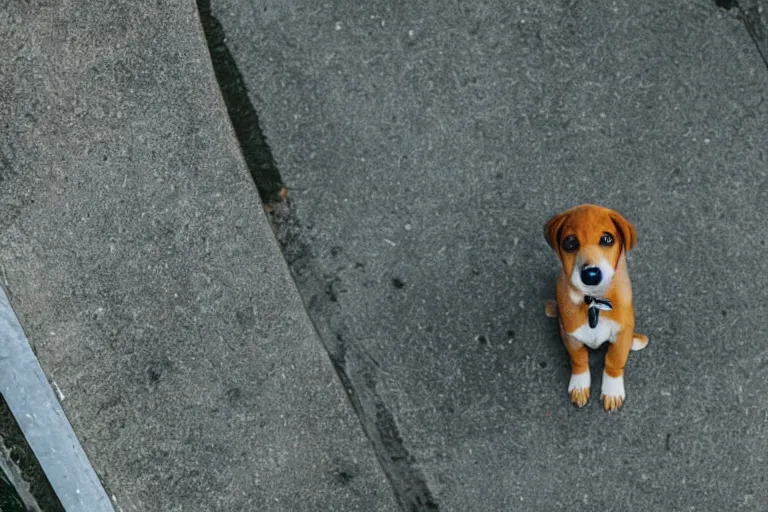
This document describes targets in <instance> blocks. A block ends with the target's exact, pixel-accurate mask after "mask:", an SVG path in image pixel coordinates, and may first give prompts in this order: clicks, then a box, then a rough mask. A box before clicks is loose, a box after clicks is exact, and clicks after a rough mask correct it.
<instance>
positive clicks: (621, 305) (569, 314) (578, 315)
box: [544, 204, 648, 411]
mask: <svg viewBox="0 0 768 512" xmlns="http://www.w3.org/2000/svg"><path fill="white" fill-rule="evenodd" d="M603 233H610V234H611V235H612V236H613V237H614V239H615V243H614V244H613V245H612V246H610V247H604V246H601V245H600V244H599V242H600V237H601V236H602V235H603ZM569 235H573V236H576V238H577V239H578V240H579V244H580V245H579V249H578V250H577V251H575V252H567V251H565V250H564V249H562V247H561V245H560V244H561V242H562V240H563V239H564V238H565V237H567V236H569ZM544 236H545V238H546V239H547V242H548V243H549V245H550V246H551V247H552V248H553V249H554V250H555V252H556V253H557V255H558V257H559V258H560V261H561V263H562V272H561V273H560V276H559V278H558V280H557V302H556V304H552V301H548V302H547V303H546V304H545V313H546V314H547V316H549V317H555V316H557V317H559V319H560V335H561V337H562V339H563V344H564V345H565V348H566V350H567V351H568V355H569V357H570V359H571V373H573V374H578V373H582V372H585V371H588V370H589V361H588V349H587V347H586V346H585V345H584V344H583V343H581V342H580V341H578V340H576V339H575V338H572V337H571V336H569V335H568V334H567V333H569V332H574V331H576V330H577V329H578V328H579V327H580V326H582V325H583V324H584V323H585V322H586V319H587V309H588V308H587V305H586V304H585V303H584V301H583V298H584V294H583V292H581V291H580V290H578V289H577V288H575V287H574V286H573V284H572V283H571V274H572V272H574V271H576V272H578V271H579V269H575V268H574V266H575V261H576V257H577V255H580V256H581V258H582V261H584V262H585V263H587V264H597V262H598V261H600V259H602V258H605V259H606V260H607V261H608V262H610V263H611V265H612V266H613V267H614V268H615V272H614V275H613V278H612V280H611V285H610V288H609V289H608V290H607V293H605V294H604V295H603V296H604V298H606V299H608V300H610V301H611V304H612V306H613V309H612V310H611V311H601V312H600V318H607V319H611V320H613V321H615V322H617V323H618V324H619V326H620V329H619V332H618V334H617V336H616V340H615V342H613V343H611V344H610V346H609V348H608V351H607V353H606V356H605V372H606V373H607V374H608V375H610V376H611V377H620V376H622V375H623V374H624V366H625V365H626V362H627V358H628V356H629V351H630V349H634V350H640V349H642V348H644V347H645V345H647V344H648V338H647V337H646V336H643V335H642V334H636V333H635V332H634V328H635V312H634V308H633V305H632V284H631V282H630V280H629V273H628V271H627V260H626V251H628V250H630V249H632V247H634V246H635V243H636V240H637V235H636V233H635V228H634V227H633V226H632V224H630V223H629V222H628V221H627V220H626V219H625V218H624V217H622V216H621V215H620V214H619V213H617V212H615V211H613V210H609V209H607V208H603V207H601V206H595V205H589V204H586V205H581V206H577V207H575V208H571V209H570V210H567V211H565V212H563V213H560V214H558V215H556V216H554V217H553V218H552V219H550V220H549V221H548V222H547V224H546V225H545V227H544ZM572 297H577V298H580V300H577V301H576V302H575V303H574V300H573V298H572ZM570 398H571V402H573V403H574V404H575V405H576V406H578V407H581V406H583V405H584V404H586V402H587V399H588V398H589V389H587V390H573V391H572V392H571V394H570ZM602 399H603V407H604V408H605V410H606V411H614V410H616V409H618V408H619V407H621V405H622V403H623V400H622V399H621V398H620V397H606V396H603V397H602Z"/></svg>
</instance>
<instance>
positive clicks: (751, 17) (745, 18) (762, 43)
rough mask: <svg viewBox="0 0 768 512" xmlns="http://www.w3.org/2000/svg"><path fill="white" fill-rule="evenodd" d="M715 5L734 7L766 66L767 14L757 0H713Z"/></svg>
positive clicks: (767, 59)
mask: <svg viewBox="0 0 768 512" xmlns="http://www.w3.org/2000/svg"><path fill="white" fill-rule="evenodd" d="M715 5H717V6H718V7H720V8H722V9H725V10H732V9H736V10H737V12H738V16H739V19H741V22H742V23H743V24H744V27H745V28H746V29H747V33H749V37H751V38H752V42H753V43H755V46H756V47H757V52H758V53H759V54H760V58H762V59H763V63H764V64H765V66H766V68H768V27H766V25H767V24H768V16H767V15H766V12H765V10H764V8H763V7H762V6H760V4H759V1H758V0H741V1H738V0H715Z"/></svg>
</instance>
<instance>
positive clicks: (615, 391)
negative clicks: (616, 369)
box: [600, 372, 626, 412]
mask: <svg viewBox="0 0 768 512" xmlns="http://www.w3.org/2000/svg"><path fill="white" fill-rule="evenodd" d="M600 398H601V399H602V400H603V409H605V410H606V411H608V412H613V411H615V410H617V409H618V408H619V407H621V406H622V405H624V398H626V394H625V393H624V376H623V375H619V376H618V377H611V376H610V375H608V374H607V373H605V372H603V392H602V394H601V395H600Z"/></svg>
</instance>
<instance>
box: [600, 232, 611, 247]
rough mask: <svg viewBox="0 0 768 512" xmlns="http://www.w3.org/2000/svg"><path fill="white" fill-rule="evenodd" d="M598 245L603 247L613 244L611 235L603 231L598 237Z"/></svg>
mask: <svg viewBox="0 0 768 512" xmlns="http://www.w3.org/2000/svg"><path fill="white" fill-rule="evenodd" d="M600 245H602V246H604V247H610V246H612V245H613V235H612V234H610V233H603V236H601V237H600Z"/></svg>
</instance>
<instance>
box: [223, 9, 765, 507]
mask: <svg viewBox="0 0 768 512" xmlns="http://www.w3.org/2000/svg"><path fill="white" fill-rule="evenodd" d="M213 5H214V9H215V12H216V14H217V16H218V17H219V19H220V20H221V22H222V23H223V25H224V28H225V32H226V33H227V36H228V41H229V46H230V49H231V50H232V51H233V52H234V54H235V55H236V57H237V58H238V62H239V65H240V68H241V71H242V72H243V73H244V75H245V77H246V80H247V82H248V84H249V87H250V89H251V91H252V98H253V101H254V103H255V105H256V107H257V110H258V111H259V113H260V116H261V120H262V127H263V128H264V131H265V133H266V135H267V137H268V139H269V141H270V143H271V145H272V148H273V151H274V156H275V158H276V161H277V164H278V166H279V168H280V170H281V172H282V175H283V179H284V180H285V182H286V183H287V185H288V186H289V187H290V189H291V197H292V205H291V212H290V213H289V214H288V219H289V220H288V221H285V220H281V222H283V228H282V229H283V230H284V234H285V233H286V232H287V235H286V238H285V243H286V254H287V255H288V256H289V257H290V262H291V264H292V266H293V270H294V271H295V272H296V274H297V276H298V279H299V283H300V288H301V289H302V292H303V293H304V294H305V296H306V299H307V301H308V304H309V307H310V312H311V314H312V315H313V316H314V319H315V321H316V323H317V324H318V326H319V328H320V330H321V333H322V335H323V338H324V341H325V342H326V344H327V345H328V347H329V349H330V351H331V353H332V354H333V357H334V358H335V359H336V360H337V361H338V362H343V363H344V366H345V368H346V372H347V377H348V379H349V380H350V382H351V383H352V385H353V386H354V387H355V391H356V396H357V397H358V398H359V399H360V400H361V403H362V406H361V408H362V410H363V411H364V417H363V421H364V422H366V423H367V424H368V425H369V428H371V427H372V428H373V429H378V431H379V433H380V434H381V437H382V438H383V437H386V436H385V434H387V433H392V432H393V431H396V432H397V434H398V435H399V437H400V441H398V439H397V438H390V441H391V439H394V442H389V443H388V442H381V443H379V444H378V445H377V446H378V448H379V450H380V451H382V452H383V453H395V454H399V455H400V456H401V457H404V458H405V460H406V461H407V467H402V466H398V465H396V464H391V465H389V467H388V470H389V471H395V472H397V471H405V472H406V473H408V474H409V475H410V477H412V478H414V479H415V480H416V481H417V483H418V484H419V485H420V490H421V496H422V497H429V496H430V495H431V496H432V498H433V499H434V502H435V503H436V507H432V508H433V509H434V508H439V510H445V511H457V512H467V511H491V510H515V509H519V510H527V511H539V510H541V511H552V510H589V511H591V510H621V511H628V510H638V511H641V510H643V511H644V510H712V511H719V510H766V509H767V508H768V491H767V490H766V489H768V485H766V478H767V477H766V472H765V468H766V462H767V459H768V351H767V350H766V345H765V330H766V327H767V324H766V318H767V317H768V316H767V315H768V306H766V303H765V300H764V296H765V289H766V286H767V285H768V280H767V278H766V270H768V269H767V268H766V259H765V250H766V249H765V245H766V239H768V228H767V227H766V223H765V219H766V218H767V216H768V201H766V199H767V198H768V197H767V196H768V162H767V161H766V157H767V156H768V154H767V153H766V151H767V150H766V144H765V143H766V140H768V101H766V94H767V93H766V91H767V90H768V87H767V84H768V72H767V71H766V66H765V64H764V62H763V61H762V60H761V58H760V55H759V53H758V51H757V49H756V47H755V45H754V44H753V41H752V40H751V38H750V35H749V34H748V32H747V30H746V29H745V26H744V24H743V23H742V21H741V20H740V18H739V16H738V13H737V12H736V11H735V10H730V11H726V10H724V9H721V8H718V7H717V6H716V5H715V4H714V2H708V1H703V0H701V1H690V2H649V1H637V2H630V1H627V0H619V1H595V2H573V1H565V0H563V1H554V2H538V1H533V0H525V1H521V2H501V1H494V0H480V1H475V2H440V1H426V2H410V3H406V2H395V3H392V2H384V1H378V0H376V1H372V2H352V1H339V2H325V3H317V2H312V1H308V0H288V1H281V2H275V1H267V0H215V1H214V3H213ZM581 202H596V203H602V204H605V205H606V206H611V207H614V208H616V209H618V210H620V211H622V212H623V213H625V214H626V216H627V217H628V218H629V219H630V220H631V221H633V222H634V223H635V225H636V227H637V229H638V231H639V245H638V248H637V249H636V250H635V251H634V252H633V253H632V254H631V256H630V262H629V265H630V274H631V275H632V277H633V279H634V284H635V295H636V306H637V316H638V331H639V332H642V333H645V334H647V335H649V336H650V340H651V344H650V345H649V347H648V348H647V349H646V350H645V351H643V352H639V353H635V354H633V355H632V356H631V357H630V362H629V366H628V372H627V374H628V380H627V392H628V400H627V403H626V405H625V406H624V408H623V409H622V410H621V411H620V412H619V413H617V414H614V415H608V414H606V413H604V412H603V411H602V409H601V408H600V406H599V403H598V401H597V400H594V396H593V401H592V402H591V403H590V404H589V405H588V406H587V407H586V408H585V409H584V410H576V409H574V408H573V407H572V406H571V405H570V404H569V402H568V398H567V396H566V384H567V379H568V362H567V358H566V354H565V351H564V350H563V349H562V347H561V345H560V342H559V340H558V335H557V330H556V327H555V324H554V323H553V322H552V321H551V320H549V319H547V318H545V316H544V313H543V308H542V300H543V299H545V298H548V297H551V296H552V294H553V290H554V278H555V275H556V268H557V263H556V258H555V256H554V255H553V254H552V253H551V251H550V250H549V248H548V247H547V245H546V243H545V241H544V239H543V235H542V226H543V224H544V222H545V221H546V220H547V219H548V218H549V217H550V215H552V214H554V213H555V212H557V211H559V210H562V209H565V208H567V207H570V206H572V205H575V204H578V203H581ZM596 356H597V355H596ZM601 364H602V363H601V361H600V357H595V359H594V367H593V372H594V375H595V376H596V379H595V381H596V382H595V384H596V385H597V386H599V373H598V372H599V371H600V367H601ZM384 441H386V439H385V440H384ZM398 489H399V491H400V492H401V498H402V496H403V494H402V491H403V489H404V487H402V486H401V487H399V488H398ZM428 508H429V507H427V506H422V507H421V508H419V506H416V505H414V508H413V510H425V509H428Z"/></svg>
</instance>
